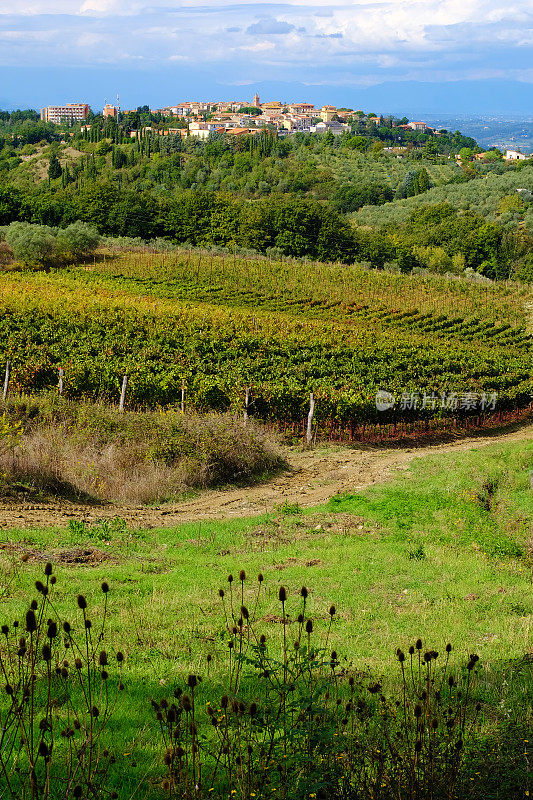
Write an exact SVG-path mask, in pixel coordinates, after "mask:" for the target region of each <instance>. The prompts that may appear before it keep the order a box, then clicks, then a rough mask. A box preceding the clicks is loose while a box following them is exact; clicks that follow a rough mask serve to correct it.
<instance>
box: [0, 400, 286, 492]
mask: <svg viewBox="0 0 533 800" xmlns="http://www.w3.org/2000/svg"><path fill="white" fill-rule="evenodd" d="M6 418H7V420H8V422H9V423H10V424H12V425H13V426H16V425H20V427H21V434H20V436H16V437H12V438H13V442H12V446H9V447H4V448H2V447H0V473H3V475H4V478H3V481H2V482H0V493H1V494H3V495H7V494H9V493H10V492H13V490H17V491H25V490H26V491H28V490H29V491H31V490H35V489H38V490H41V491H42V492H43V493H45V494H49V495H56V496H57V495H61V496H67V497H72V498H75V499H79V498H85V499H90V498H93V499H96V500H99V501H104V502H113V503H121V504H126V505H144V504H148V503H161V502H165V501H168V500H171V499H174V498H177V497H179V496H180V495H183V493H184V492H186V491H188V490H190V489H206V488H209V487H213V486H220V485H228V484H248V483H252V482H254V481H257V480H260V479H261V478H262V477H264V476H267V475H269V474H271V473H272V472H273V471H274V470H276V469H278V468H280V467H281V466H282V464H283V461H282V459H281V456H280V455H279V452H278V450H277V448H276V445H275V442H274V440H273V439H272V438H270V437H268V436H267V435H265V434H264V433H263V432H262V431H260V429H259V428H258V427H257V426H255V425H253V424H248V425H247V426H244V425H243V423H242V420H241V419H239V418H236V417H234V416H232V415H229V414H223V415H206V416H185V415H183V414H180V413H178V412H175V411H174V412H170V413H168V412H161V413H160V412H127V413H124V414H120V413H118V412H117V411H116V410H115V409H111V408H109V407H105V406H101V405H94V404H92V405H90V404H87V403H85V404H84V403H81V404H77V403H73V402H69V401H63V400H61V399H60V398H52V397H44V398H39V399H30V398H22V399H20V400H13V401H11V402H10V403H9V404H8V406H7V408H6Z"/></svg>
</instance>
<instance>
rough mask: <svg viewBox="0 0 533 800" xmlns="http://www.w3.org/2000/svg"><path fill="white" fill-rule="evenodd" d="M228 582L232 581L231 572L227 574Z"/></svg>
mask: <svg viewBox="0 0 533 800" xmlns="http://www.w3.org/2000/svg"><path fill="white" fill-rule="evenodd" d="M228 583H233V575H231V573H230V574H229V575H228Z"/></svg>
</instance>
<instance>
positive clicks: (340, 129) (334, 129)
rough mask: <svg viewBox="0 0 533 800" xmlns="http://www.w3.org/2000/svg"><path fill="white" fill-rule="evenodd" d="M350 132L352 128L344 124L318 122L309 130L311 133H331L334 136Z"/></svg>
mask: <svg viewBox="0 0 533 800" xmlns="http://www.w3.org/2000/svg"><path fill="white" fill-rule="evenodd" d="M349 130H350V126H349V125H344V124H343V123H342V122H317V123H316V125H311V127H310V128H309V131H310V132H311V133H326V131H331V133H332V134H333V135H334V136H340V135H341V133H344V132H345V131H349Z"/></svg>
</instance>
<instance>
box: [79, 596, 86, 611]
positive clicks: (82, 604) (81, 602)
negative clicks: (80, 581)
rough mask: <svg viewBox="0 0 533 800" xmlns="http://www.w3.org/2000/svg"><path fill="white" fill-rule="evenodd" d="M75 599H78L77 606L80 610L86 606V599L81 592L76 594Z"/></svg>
mask: <svg viewBox="0 0 533 800" xmlns="http://www.w3.org/2000/svg"><path fill="white" fill-rule="evenodd" d="M77 600H78V608H81V610H82V611H83V610H84V609H86V608H87V600H86V599H85V597H84V596H83V595H82V594H79V595H78V598H77Z"/></svg>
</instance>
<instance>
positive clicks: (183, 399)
mask: <svg viewBox="0 0 533 800" xmlns="http://www.w3.org/2000/svg"><path fill="white" fill-rule="evenodd" d="M181 413H182V414H185V379H183V380H182V382H181Z"/></svg>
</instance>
